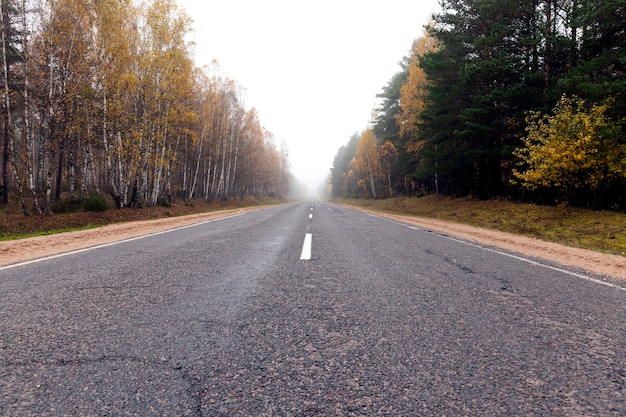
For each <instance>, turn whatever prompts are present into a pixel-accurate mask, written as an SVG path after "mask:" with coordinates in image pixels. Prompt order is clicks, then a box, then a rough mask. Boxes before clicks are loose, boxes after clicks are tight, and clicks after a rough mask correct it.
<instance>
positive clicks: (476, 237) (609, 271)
mask: <svg viewBox="0 0 626 417" xmlns="http://www.w3.org/2000/svg"><path fill="white" fill-rule="evenodd" d="M349 207H350V208H352V209H356V210H361V211H368V210H364V209H361V208H356V207H353V206H349ZM262 208H263V207H253V208H245V209H234V210H224V211H217V212H209V213H202V214H194V215H188V216H181V217H172V218H166V219H157V220H145V221H136V222H125V223H117V224H112V225H108V226H103V227H99V228H97V229H89V230H81V231H75V232H66V233H59V234H54V235H49V236H38V237H33V238H27V239H20V240H12V241H5V242H0V266H6V265H10V264H15V263H19V262H24V261H29V260H33V259H38V258H43V257H47V256H52V255H55V254H59V253H64V252H70V251H74V250H79V249H84V248H88V247H92V246H97V245H102V244H107V243H112V242H116V241H120V240H124V239H130V238H133V237H137V236H142V235H147V234H152V233H157V232H160V231H164V230H168V229H174V228H177V227H182V226H187V225H190V224H194V223H200V222H204V221H209V220H214V219H218V218H222V217H227V216H232V215H237V214H242V213H245V212H247V211H250V210H259V209H262ZM368 212H370V211H368ZM370 213H374V214H376V215H378V216H381V217H385V218H388V219H390V220H395V221H398V222H402V223H408V224H411V225H415V226H418V227H422V228H425V229H428V230H432V231H435V232H438V233H442V234H446V235H450V236H454V237H458V238H461V239H464V240H468V241H472V242H476V243H478V244H481V245H487V246H493V247H498V248H502V249H505V250H508V251H512V252H515V253H519V254H522V255H524V256H528V257H533V258H540V259H545V260H548V261H552V262H557V263H560V264H563V265H570V266H574V267H577V268H581V269H584V270H586V271H589V272H591V273H594V274H599V275H607V276H611V277H614V278H619V279H622V280H626V258H625V257H620V256H616V255H609V254H603V253H599V252H594V251H589V250H585V249H579V248H573V247H569V246H565V245H560V244H557V243H552V242H546V241H542V240H539V239H534V238H530V237H526V236H519V235H514V234H510V233H504V232H498V231H495V230H488V229H482V228H478V227H473V226H468V225H463V224H458V223H451V222H444V221H440V220H434V219H427V218H420V217H413V216H401V215H395V214H388V213H380V212H370Z"/></svg>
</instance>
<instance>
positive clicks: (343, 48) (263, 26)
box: [178, 0, 438, 191]
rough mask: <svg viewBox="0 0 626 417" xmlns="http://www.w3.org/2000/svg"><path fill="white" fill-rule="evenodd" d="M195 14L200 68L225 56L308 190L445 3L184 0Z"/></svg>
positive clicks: (230, 73)
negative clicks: (282, 145) (424, 28)
mask: <svg viewBox="0 0 626 417" xmlns="http://www.w3.org/2000/svg"><path fill="white" fill-rule="evenodd" d="M178 4H180V5H181V6H182V7H183V8H184V9H185V10H186V12H187V14H188V15H189V16H190V17H191V18H192V19H193V20H194V28H195V33H194V36H193V40H194V42H195V43H196V47H195V51H196V52H195V57H196V63H197V65H198V66H202V65H208V64H210V63H211V61H212V60H217V62H218V63H219V64H220V67H221V69H222V72H223V73H224V75H226V76H227V77H229V78H231V79H234V80H236V81H237V82H238V83H239V84H240V85H241V86H242V87H244V88H245V89H246V95H245V97H246V99H245V106H246V108H252V107H255V108H256V109H257V110H258V113H259V119H260V121H261V124H262V125H263V126H264V127H265V128H266V129H268V130H269V131H271V132H272V133H273V134H274V136H275V138H276V141H277V143H278V144H279V145H280V143H281V142H284V143H286V144H287V147H288V149H289V160H290V162H291V171H292V172H293V174H294V175H295V176H296V177H297V178H299V179H300V180H301V181H303V182H305V183H306V184H307V185H308V186H309V189H310V191H314V190H315V189H316V188H317V184H318V183H319V182H321V181H322V180H323V179H324V178H325V176H326V175H327V174H328V173H329V171H330V167H331V165H332V161H333V158H334V156H335V154H336V153H337V149H338V148H339V147H340V146H342V145H344V144H346V143H347V142H348V140H349V139H350V136H351V135H352V133H354V132H361V131H363V130H364V129H366V128H367V126H368V122H369V121H370V118H371V114H372V109H373V108H374V107H375V104H376V94H378V93H380V92H381V90H382V88H383V87H384V86H386V85H387V82H388V81H389V79H390V78H391V77H392V76H393V75H394V74H395V73H396V72H398V71H399V70H400V67H399V65H398V62H400V60H401V59H402V57H404V56H406V55H408V53H409V50H410V48H411V44H412V43H413V40H414V39H415V38H417V37H419V36H420V35H421V33H422V28H423V26H424V25H425V24H426V23H427V22H428V20H429V18H430V16H431V15H432V13H433V12H434V11H436V10H437V7H438V6H437V4H438V2H437V0H413V1H409V0H384V1H382V0H376V1H372V0H360V1H357V0H317V1H315V2H303V1H297V0H291V1H289V0H223V1H222V0H220V1H213V0H178Z"/></svg>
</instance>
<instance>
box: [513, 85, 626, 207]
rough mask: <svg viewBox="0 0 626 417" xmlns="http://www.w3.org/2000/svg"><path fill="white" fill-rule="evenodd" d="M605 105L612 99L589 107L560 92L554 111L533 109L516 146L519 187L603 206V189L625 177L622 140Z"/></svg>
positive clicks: (624, 155)
mask: <svg viewBox="0 0 626 417" xmlns="http://www.w3.org/2000/svg"><path fill="white" fill-rule="evenodd" d="M609 109H610V102H605V103H603V104H601V105H593V106H591V107H590V108H588V107H586V106H585V102H584V101H583V100H581V99H578V98H567V97H565V96H564V97H562V98H561V100H560V101H559V103H558V104H557V105H556V107H555V108H554V110H553V113H552V114H541V113H539V112H534V113H531V115H530V116H529V117H528V129H527V131H528V135H527V136H526V137H525V138H524V140H523V144H524V146H523V147H521V148H519V149H518V150H517V151H516V155H517V156H518V157H519V158H520V159H521V161H522V166H523V168H522V169H521V170H519V171H515V172H514V173H515V176H516V178H517V179H518V180H519V181H520V182H521V184H522V186H524V187H525V188H528V189H531V190H537V189H544V190H546V189H547V190H555V191H556V192H557V193H558V195H559V199H560V200H561V201H562V202H569V203H581V202H584V203H586V204H587V205H590V204H592V205H595V206H598V205H601V203H602V197H603V194H602V193H603V192H606V191H607V190H611V189H613V186H615V185H616V184H620V183H622V184H623V183H624V180H626V143H624V141H623V140H621V135H622V132H621V130H620V127H619V125H618V124H617V123H615V122H614V121H613V120H611V119H610V118H609V117H608V116H607V113H608V111H609ZM590 199H593V200H594V201H590ZM585 200H587V201H585Z"/></svg>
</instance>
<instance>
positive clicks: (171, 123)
mask: <svg viewBox="0 0 626 417" xmlns="http://www.w3.org/2000/svg"><path fill="white" fill-rule="evenodd" d="M0 1H1V11H0V12H1V13H0V18H1V22H0V32H1V41H0V42H1V48H2V50H1V51H0V55H1V57H2V70H1V71H0V85H1V86H2V116H3V117H2V140H1V141H0V147H1V149H2V179H1V183H2V184H1V198H2V203H3V204H4V205H6V204H7V203H9V201H19V205H20V207H21V210H22V212H23V213H24V214H25V215H28V214H32V213H39V214H48V213H50V210H51V207H53V206H54V205H55V204H58V203H59V202H60V201H62V200H72V201H73V200H81V199H89V198H94V196H95V200H96V201H98V199H101V198H104V197H106V198H107V200H108V201H112V202H113V203H114V204H115V206H117V207H118V208H124V207H146V206H152V205H157V204H169V203H171V202H172V201H174V200H175V199H177V198H178V199H180V200H183V201H187V200H190V199H192V198H203V199H206V200H215V199H229V198H244V197H246V196H254V197H257V198H258V197H263V196H271V197H283V196H285V195H286V193H287V191H288V187H289V181H290V174H289V164H288V160H287V152H286V150H285V149H281V148H280V147H278V146H277V145H276V143H275V141H274V137H273V135H272V133H271V132H269V131H267V130H266V129H264V128H263V127H262V125H261V122H260V120H259V116H258V114H257V112H256V110H255V109H254V108H252V109H247V108H246V106H245V102H244V95H245V94H244V93H245V90H244V88H243V87H241V86H240V85H238V83H237V82H235V81H233V80H231V79H229V78H228V77H226V76H224V75H223V74H221V72H220V70H219V66H218V65H217V64H216V65H215V66H214V67H213V66H212V67H211V68H206V67H203V68H198V67H196V66H195V64H194V60H193V45H192V44H191V43H190V42H189V41H188V34H189V33H190V31H191V25H192V21H191V19H190V18H189V17H188V16H187V15H186V14H185V12H184V10H183V9H182V8H180V7H179V6H178V5H177V3H176V1H175V0H151V1H149V2H142V3H141V4H138V2H134V1H133V0H0Z"/></svg>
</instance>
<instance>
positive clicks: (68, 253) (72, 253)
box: [0, 213, 245, 271]
mask: <svg viewBox="0 0 626 417" xmlns="http://www.w3.org/2000/svg"><path fill="white" fill-rule="evenodd" d="M244 214H245V213H238V214H233V215H231V216H226V217H220V218H217V219H211V220H206V221H203V222H200V223H192V224H188V225H186V226H179V227H175V228H173V229H167V230H163V231H160V232H154V233H148V234H146V235H141V236H135V237H130V238H128V239H124V240H118V241H117V242H111V243H104V244H102V245H96V246H90V247H88V248H83V249H76V250H73V251H69V252H63V253H59V254H56V255H50V256H45V257H43V258H37V259H32V260H30V261H24V262H19V263H16V264H11V265H5V266H0V271H4V270H7V269H11V268H17V267H20V266H26V265H31V264H36V263H39V262H44V261H49V260H51V259H56V258H61V257H63V256H68V255H75V254H77V253H83V252H89V251H92V250H96V249H101V248H106V247H108V246H114V245H118V244H120V243H126V242H132V241H133V240H139V239H144V238H147V237H151V236H157V235H162V234H165V233H170V232H175V231H177V230H182V229H187V228H190V227H195V226H200V225H203V224H207V223H213V222H217V221H220V220H226V219H232V218H233V217H238V216H243V215H244Z"/></svg>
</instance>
